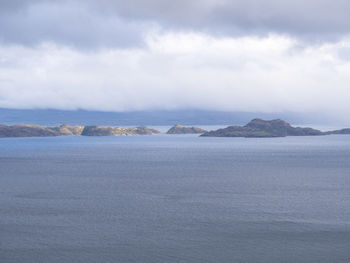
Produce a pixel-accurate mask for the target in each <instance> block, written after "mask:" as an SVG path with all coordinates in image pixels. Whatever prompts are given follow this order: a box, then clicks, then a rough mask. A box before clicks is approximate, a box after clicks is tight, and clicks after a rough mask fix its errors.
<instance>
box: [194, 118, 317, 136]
mask: <svg viewBox="0 0 350 263" xmlns="http://www.w3.org/2000/svg"><path fill="white" fill-rule="evenodd" d="M314 135H324V133H323V132H321V131H319V130H316V129H312V128H300V127H293V126H291V125H290V124H289V123H288V122H285V121H283V120H280V119H276V120H270V121H266V120H262V119H253V120H252V121H250V122H249V123H248V124H246V125H245V126H229V127H227V128H224V129H219V130H216V131H210V132H206V133H204V134H202V135H201V136H206V137H285V136H314Z"/></svg>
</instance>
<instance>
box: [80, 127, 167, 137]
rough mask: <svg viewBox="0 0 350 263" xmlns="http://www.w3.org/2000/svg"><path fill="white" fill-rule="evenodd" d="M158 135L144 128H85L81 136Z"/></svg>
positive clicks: (153, 130) (155, 131) (152, 130)
mask: <svg viewBox="0 0 350 263" xmlns="http://www.w3.org/2000/svg"><path fill="white" fill-rule="evenodd" d="M157 133H160V132H159V131H157V130H155V129H150V128H148V127H145V126H141V127H136V128H122V127H104V126H86V127H85V128H84V130H83V131H82V133H81V135H83V136H130V135H151V134H157Z"/></svg>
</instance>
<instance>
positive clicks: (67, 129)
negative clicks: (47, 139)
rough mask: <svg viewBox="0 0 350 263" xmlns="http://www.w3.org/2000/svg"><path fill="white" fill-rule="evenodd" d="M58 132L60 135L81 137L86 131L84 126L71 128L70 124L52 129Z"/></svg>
mask: <svg viewBox="0 0 350 263" xmlns="http://www.w3.org/2000/svg"><path fill="white" fill-rule="evenodd" d="M51 129H53V130H55V131H57V132H58V133H59V134H60V135H81V133H82V132H83V130H84V126H70V125H68V124H63V125H61V126H59V127H53V128H51Z"/></svg>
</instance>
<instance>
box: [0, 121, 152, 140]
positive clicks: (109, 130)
mask: <svg viewBox="0 0 350 263" xmlns="http://www.w3.org/2000/svg"><path fill="white" fill-rule="evenodd" d="M157 133H159V131H157V130H154V129H150V128H147V127H136V128H122V127H102V126H85V127H84V126H70V125H67V124H63V125H61V126H58V127H46V126H39V125H27V124H19V125H12V126H8V125H3V124H0V138H4V137H52V136H64V135H82V136H129V135H149V134H157Z"/></svg>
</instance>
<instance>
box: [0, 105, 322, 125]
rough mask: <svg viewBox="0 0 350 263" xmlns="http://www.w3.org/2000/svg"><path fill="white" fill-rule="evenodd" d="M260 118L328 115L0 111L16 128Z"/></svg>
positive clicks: (0, 118) (305, 119) (307, 119)
mask: <svg viewBox="0 0 350 263" xmlns="http://www.w3.org/2000/svg"><path fill="white" fill-rule="evenodd" d="M256 116H258V117H259V118H263V119H275V118H287V119H289V120H291V121H293V122H294V123H313V124H317V123H319V124H324V121H325V116H323V115H322V119H321V120H320V116H319V115H311V116H309V115H306V114H303V115H300V114H295V113H261V112H260V113H259V112H225V111H213V110H212V111H211V110H195V109H184V110H149V111H134V112H101V111H87V110H54V109H28V110H23V109H6V108H0V123H4V124H7V125H14V124H17V123H30V124H36V125H43V126H59V125H60V124H62V123H68V124H71V125H84V126H89V125H100V126H114V127H116V126H124V127H125V126H143V125H144V126H151V125H153V126H161V125H166V126H170V125H173V124H174V123H181V124H182V125H191V126H192V125H230V124H231V123H235V124H238V125H243V124H244V123H246V122H248V121H249V120H251V119H252V118H254V117H256Z"/></svg>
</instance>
